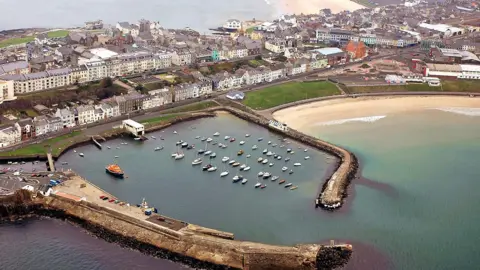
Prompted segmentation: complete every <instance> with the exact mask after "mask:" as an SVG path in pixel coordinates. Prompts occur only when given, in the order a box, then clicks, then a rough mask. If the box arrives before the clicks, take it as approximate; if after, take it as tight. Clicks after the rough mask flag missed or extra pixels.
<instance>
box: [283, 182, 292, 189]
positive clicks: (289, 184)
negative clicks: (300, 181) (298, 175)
mask: <svg viewBox="0 0 480 270" xmlns="http://www.w3.org/2000/svg"><path fill="white" fill-rule="evenodd" d="M292 185H293V184H292V183H288V184H286V185H285V188H288V187H291V186H292Z"/></svg>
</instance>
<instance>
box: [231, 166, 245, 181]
mask: <svg viewBox="0 0 480 270" xmlns="http://www.w3.org/2000/svg"><path fill="white" fill-rule="evenodd" d="M239 172H240V169H238V171H237V174H236V175H235V176H234V177H233V183H237V182H238V181H240V180H242V179H243V176H241V175H240V174H239Z"/></svg>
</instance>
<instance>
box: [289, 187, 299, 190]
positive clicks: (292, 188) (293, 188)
mask: <svg viewBox="0 0 480 270" xmlns="http://www.w3.org/2000/svg"><path fill="white" fill-rule="evenodd" d="M297 188H298V186H294V187H291V188H290V190H295V189H297Z"/></svg>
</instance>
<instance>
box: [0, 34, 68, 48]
mask: <svg viewBox="0 0 480 270" xmlns="http://www.w3.org/2000/svg"><path fill="white" fill-rule="evenodd" d="M69 32H70V31H68V30H56V31H51V32H48V33H47V34H48V37H50V38H57V37H65V36H67V35H68V33H69ZM34 39H35V36H28V37H21V38H10V39H6V40H3V41H0V48H4V47H7V46H10V45H18V44H22V43H27V42H31V41H33V40H34Z"/></svg>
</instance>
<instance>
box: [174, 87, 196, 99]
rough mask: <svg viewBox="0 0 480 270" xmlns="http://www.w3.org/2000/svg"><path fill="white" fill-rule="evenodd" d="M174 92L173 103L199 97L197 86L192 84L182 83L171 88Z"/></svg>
mask: <svg viewBox="0 0 480 270" xmlns="http://www.w3.org/2000/svg"><path fill="white" fill-rule="evenodd" d="M173 92H174V97H175V102H178V101H182V100H186V99H191V98H197V97H199V95H200V89H199V87H198V84H196V83H192V84H188V83H182V84H179V85H176V86H175V87H174V88H173Z"/></svg>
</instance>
